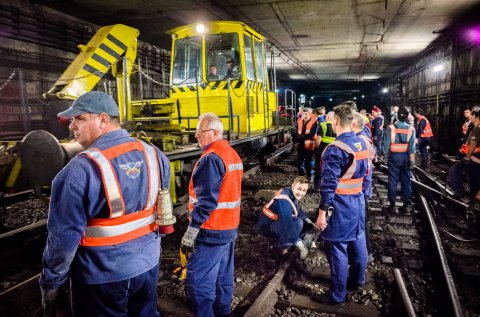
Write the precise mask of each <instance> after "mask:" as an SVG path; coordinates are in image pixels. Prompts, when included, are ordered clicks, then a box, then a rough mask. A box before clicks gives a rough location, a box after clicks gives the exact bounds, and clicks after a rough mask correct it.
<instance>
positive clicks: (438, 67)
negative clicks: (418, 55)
mask: <svg viewBox="0 0 480 317" xmlns="http://www.w3.org/2000/svg"><path fill="white" fill-rule="evenodd" d="M442 70H443V64H438V65H435V66H433V71H434V72H440V71H442Z"/></svg>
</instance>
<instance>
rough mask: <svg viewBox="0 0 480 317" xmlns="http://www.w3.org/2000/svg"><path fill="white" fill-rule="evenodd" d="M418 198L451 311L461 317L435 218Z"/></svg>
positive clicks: (460, 307) (421, 199)
mask: <svg viewBox="0 0 480 317" xmlns="http://www.w3.org/2000/svg"><path fill="white" fill-rule="evenodd" d="M414 177H415V176H414ZM413 181H415V182H416V183H418V182H417V181H416V180H412V182H413ZM419 198H420V201H421V202H422V206H423V209H424V210H425V214H426V215H427V219H428V223H429V225H430V229H431V230H432V234H433V238H434V244H435V248H436V250H437V253H438V256H439V258H440V263H441V264H442V271H443V275H444V277H445V282H446V284H447V288H448V293H449V294H450V300H451V302H452V310H453V313H454V315H455V317H461V316H463V312H462V305H461V304H460V300H459V299H458V294H457V290H456V288H455V282H454V281H453V277H452V273H451V272H450V268H449V267H448V261H447V257H446V255H445V250H444V249H443V246H442V240H441V239H440V234H439V233H438V230H437V226H436V225H435V220H434V219H433V216H432V212H431V211H430V207H428V202H427V199H426V198H425V196H423V195H422V194H420V195H419Z"/></svg>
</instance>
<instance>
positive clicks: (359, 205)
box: [319, 132, 368, 241]
mask: <svg viewBox="0 0 480 317" xmlns="http://www.w3.org/2000/svg"><path fill="white" fill-rule="evenodd" d="M337 140H339V141H342V142H344V143H345V144H347V145H348V146H349V147H350V148H352V149H353V150H354V151H355V152H358V151H362V150H366V149H367V146H366V144H365V141H364V140H362V139H360V138H359V137H358V136H356V135H355V133H354V132H345V133H342V134H341V135H339V136H337ZM352 162H353V158H352V157H351V155H349V154H348V153H347V152H345V151H344V150H342V149H340V148H339V147H337V146H336V145H335V144H331V145H329V146H328V147H327V148H326V149H325V151H324V152H323V155H322V173H321V184H320V195H321V200H320V206H319V208H320V209H322V210H327V209H328V207H330V206H332V207H333V212H332V215H331V217H330V218H329V219H328V226H327V228H326V229H325V230H324V231H323V233H322V235H323V238H324V239H325V240H329V241H352V240H356V239H360V238H362V237H363V235H364V234H365V199H364V193H363V191H362V192H360V193H358V194H349V195H340V194H337V193H335V190H336V189H337V185H338V183H339V179H340V177H342V176H343V175H344V174H345V172H346V171H347V169H348V168H349V167H350V165H351V164H352ZM367 167H368V160H367V159H362V160H357V166H356V169H355V172H354V174H353V178H361V177H364V176H365V173H366V172H367Z"/></svg>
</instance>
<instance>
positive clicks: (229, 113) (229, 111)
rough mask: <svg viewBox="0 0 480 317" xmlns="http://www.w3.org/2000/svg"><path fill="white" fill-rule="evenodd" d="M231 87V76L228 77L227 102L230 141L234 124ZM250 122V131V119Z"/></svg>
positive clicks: (228, 136)
mask: <svg viewBox="0 0 480 317" xmlns="http://www.w3.org/2000/svg"><path fill="white" fill-rule="evenodd" d="M230 88H231V86H230V77H228V79H227V102H228V135H227V138H228V141H230V136H231V135H232V125H233V119H232V112H233V108H232V96H231V95H230ZM247 100H248V99H247ZM247 106H248V105H247ZM248 119H249V120H250V113H248ZM248 124H249V126H248V128H249V131H250V121H248Z"/></svg>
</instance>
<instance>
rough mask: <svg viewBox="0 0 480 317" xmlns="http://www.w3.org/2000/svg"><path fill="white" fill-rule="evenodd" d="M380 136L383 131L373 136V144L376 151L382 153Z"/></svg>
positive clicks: (381, 136)
mask: <svg viewBox="0 0 480 317" xmlns="http://www.w3.org/2000/svg"><path fill="white" fill-rule="evenodd" d="M382 138H383V132H380V133H378V135H377V136H375V137H374V138H373V146H374V147H375V151H376V153H382Z"/></svg>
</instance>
